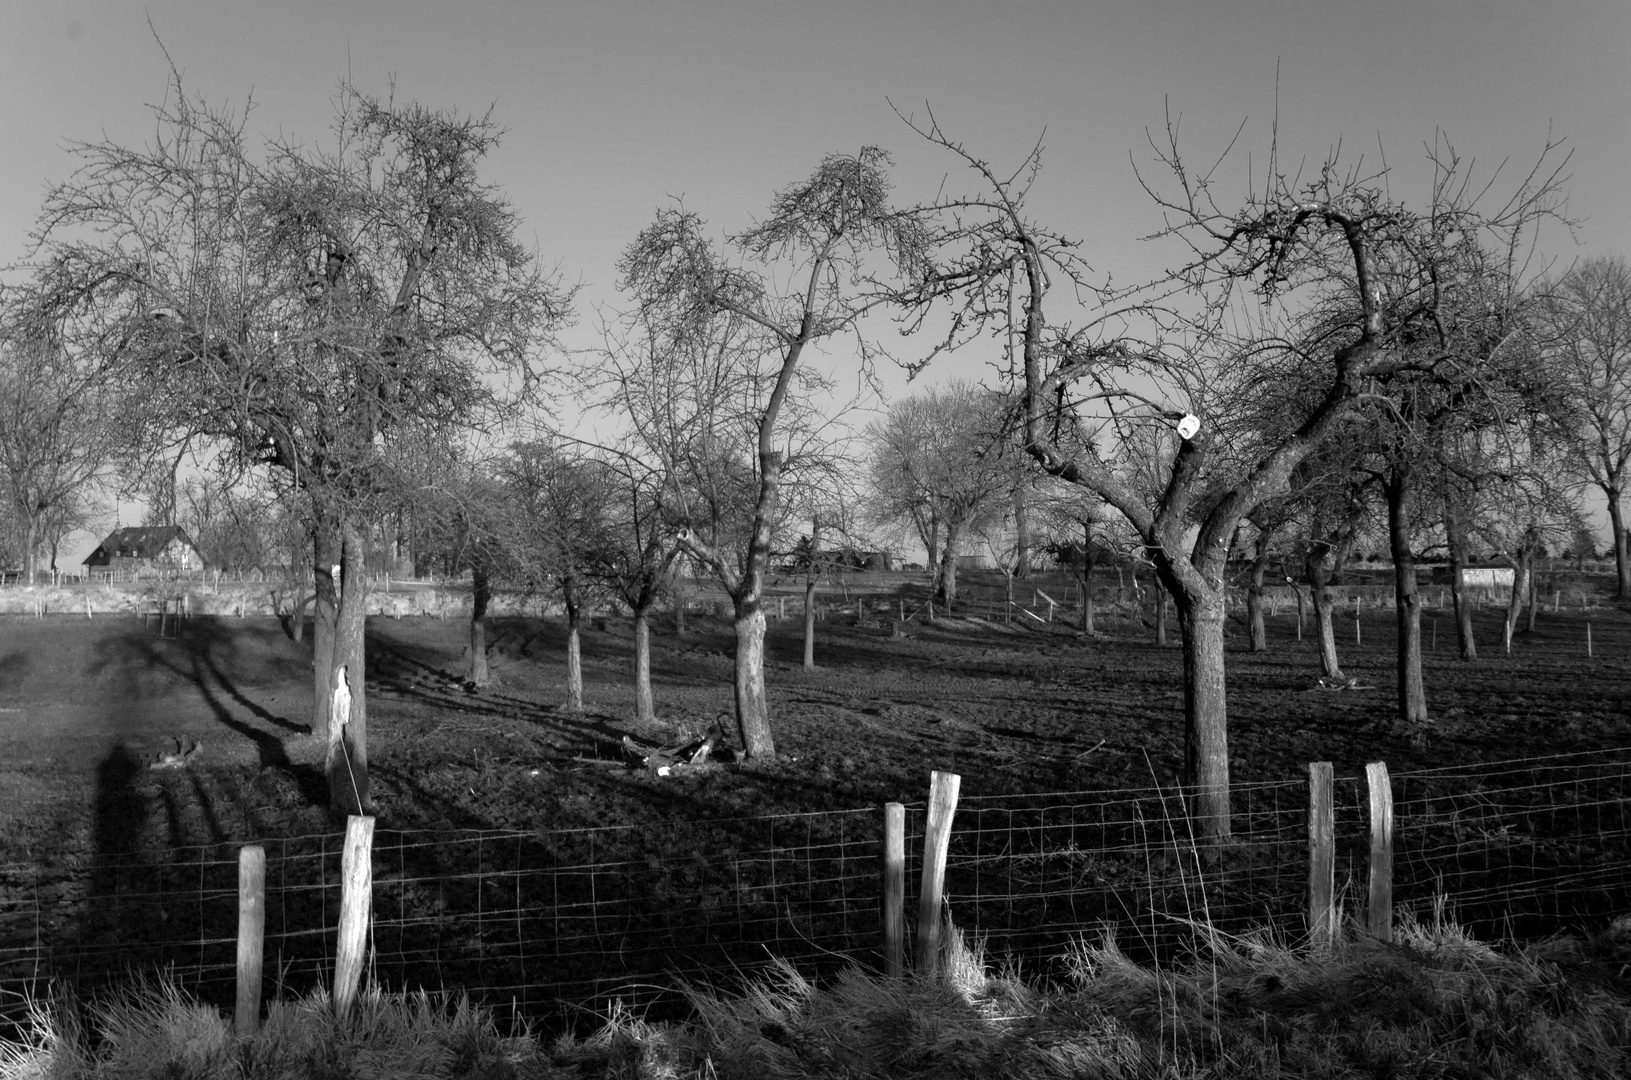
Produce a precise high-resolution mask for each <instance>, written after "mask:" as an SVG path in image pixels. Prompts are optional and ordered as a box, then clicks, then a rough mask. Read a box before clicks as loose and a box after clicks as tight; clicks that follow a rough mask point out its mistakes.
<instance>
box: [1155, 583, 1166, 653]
mask: <svg viewBox="0 0 1631 1080" xmlns="http://www.w3.org/2000/svg"><path fill="white" fill-rule="evenodd" d="M1153 591H1154V593H1155V643H1156V644H1157V645H1165V644H1166V643H1167V590H1166V587H1165V586H1164V585H1162V584H1161V581H1160V579H1159V578H1157V579H1156V582H1155V589H1154V590H1153Z"/></svg>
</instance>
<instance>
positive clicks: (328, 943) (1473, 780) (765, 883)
mask: <svg viewBox="0 0 1631 1080" xmlns="http://www.w3.org/2000/svg"><path fill="white" fill-rule="evenodd" d="M1392 790H1393V793H1394V823H1395V832H1394V898H1395V903H1396V906H1397V907H1401V908H1404V909H1406V910H1411V909H1414V910H1418V911H1420V910H1426V909H1428V908H1430V907H1431V905H1432V904H1433V902H1434V898H1435V896H1443V897H1445V898H1446V899H1447V902H1448V905H1449V907H1450V910H1451V913H1452V914H1453V915H1454V916H1455V917H1456V918H1457V919H1458V920H1459V921H1461V922H1462V923H1463V924H1464V925H1467V926H1468V927H1469V928H1471V929H1472V930H1473V931H1474V932H1475V933H1478V934H1479V935H1480V936H1484V937H1496V936H1518V937H1527V936H1533V935H1539V934H1546V933H1553V932H1557V931H1561V930H1571V929H1590V928H1593V927H1596V926H1600V925H1601V924H1602V923H1603V922H1605V921H1606V920H1607V919H1608V918H1610V917H1612V916H1615V915H1619V914H1624V913H1625V911H1626V905H1627V898H1628V897H1631V809H1628V808H1631V749H1618V750H1611V751H1603V752H1597V753H1590V754H1575V755H1563V756H1556V757H1549V758H1533V759H1524V760H1520V761H1510V762H1498V763H1493V764H1487V765H1480V766H1476V767H1464V768H1455V769H1437V770H1424V771H1418V772H1410V773H1402V774H1396V775H1394V776H1393V777H1392ZM1232 800H1233V811H1234V818H1233V826H1234V836H1233V839H1232V840H1231V841H1230V842H1228V843H1227V844H1224V845H1221V846H1209V845H1205V844H1196V843H1195V842H1194V837H1193V836H1192V835H1191V834H1190V830H1189V825H1188V820H1189V819H1188V817H1187V815H1186V814H1185V813H1184V809H1183V806H1184V803H1183V800H1182V799H1181V798H1180V797H1179V795H1178V793H1176V792H1174V791H1170V790H1168V791H1162V790H1157V789H1147V790H1124V791H1104V792H1056V793H1038V794H1032V795H1027V796H1003V797H990V798H965V799H963V800H962V802H961V803H960V804H959V806H958V808H957V812H956V816H955V818H954V825H953V830H952V836H951V844H950V852H949V856H948V862H947V869H946V881H945V892H946V896H947V899H948V901H949V903H950V907H951V912H952V916H953V918H954V919H955V921H956V922H957V923H958V925H959V926H961V927H963V928H964V929H965V930H968V931H970V932H971V933H972V934H973V935H974V936H976V937H977V938H981V939H983V940H984V942H985V947H986V950H987V953H988V955H990V956H991V957H992V958H994V959H1001V960H1006V961H1008V962H1010V963H1013V964H1014V965H1016V966H1017V967H1018V968H1019V970H1020V971H1021V972H1022V973H1025V974H1030V975H1041V976H1046V975H1048V974H1050V973H1054V972H1056V971H1057V970H1058V966H1059V964H1060V961H1061V958H1062V957H1063V955H1064V954H1065V952H1066V951H1067V950H1068V949H1069V948H1070V947H1071V945H1072V943H1073V942H1074V941H1076V940H1078V939H1080V938H1081V937H1082V936H1083V935H1087V936H1089V937H1092V936H1096V935H1098V934H1101V933H1104V932H1107V931H1108V932H1110V933H1112V934H1114V935H1115V937H1116V940H1117V942H1118V944H1119V945H1120V946H1121V947H1122V948H1123V949H1124V950H1126V951H1128V952H1129V953H1130V954H1133V955H1134V956H1135V957H1137V958H1140V959H1145V960H1158V961H1160V960H1166V959H1170V958H1172V957H1174V956H1177V955H1181V954H1182V953H1183V951H1184V950H1185V949H1187V948H1190V947H1192V946H1193V945H1194V944H1195V943H1196V942H1197V940H1198V938H1199V937H1200V936H1202V935H1203V934H1204V932H1209V931H1210V930H1217V931H1222V932H1224V933H1230V934H1233V933H1240V932H1244V931H1246V930H1249V929H1253V928H1256V927H1261V926H1263V925H1264V924H1271V925H1273V926H1276V927H1278V928H1279V929H1280V930H1281V931H1282V932H1283V933H1284V934H1285V935H1286V936H1287V937H1289V938H1292V939H1295V938H1297V937H1299V936H1301V935H1303V934H1304V933H1306V914H1305V907H1306V902H1307V901H1306V897H1307V881H1308V849H1307V836H1308V810H1307V805H1308V788H1307V782H1306V778H1305V777H1302V778H1296V779H1292V780H1287V781H1284V782H1278V783H1266V784H1250V785H1237V786H1236V788H1235V789H1234V791H1233V793H1232ZM1334 805H1335V815H1336V841H1337V867H1338V871H1337V873H1338V887H1339V895H1340V896H1341V897H1342V898H1343V901H1344V904H1345V906H1346V908H1347V910H1348V911H1349V912H1350V913H1353V914H1356V915H1357V914H1358V905H1359V904H1360V903H1362V901H1363V897H1364V896H1365V889H1366V874H1367V866H1368V863H1367V858H1368V845H1369V839H1368V837H1369V832H1368V829H1369V825H1368V821H1367V817H1366V813H1367V810H1366V805H1367V804H1366V792H1365V789H1364V782H1363V780H1362V778H1358V777H1338V778H1337V780H1336V783H1335V788H1334ZM924 813H925V807H924V804H921V803H918V804H912V805H910V806H908V808H907V851H908V868H907V869H908V897H909V902H908V910H907V915H908V922H909V923H911V922H915V918H914V916H915V914H916V905H915V902H913V901H912V900H911V899H910V898H911V897H915V895H916V893H917V884H918V880H917V879H918V876H919V873H920V867H921V862H920V859H921V852H922V836H923V830H924V820H923V816H924ZM882 821H883V815H882V813H881V812H880V811H879V810H877V809H865V810H854V811H842V812H835V813H812V814H782V815H774V816H765V817H744V818H732V819H718V820H711V821H676V822H671V823H666V824H663V825H660V826H649V825H641V826H608V827H604V828H580V829H565V830H554V831H546V832H528V833H523V832H488V831H479V832H478V831H468V830H463V831H446V832H400V831H392V830H388V829H380V830H378V831H377V832H376V833H375V836H374V846H373V874H374V886H373V893H372V905H373V920H372V942H371V944H372V948H371V953H370V955H371V973H372V977H373V978H374V979H375V980H376V981H377V982H378V983H380V984H381V985H383V986H385V987H387V988H390V989H416V988H419V987H425V988H428V989H433V990H434V989H440V988H447V989H461V990H465V991H468V992H469V993H470V994H471V995H472V996H473V997H475V998H477V999H478V1000H481V1001H483V1002H484V1003H486V1004H487V1005H489V1006H490V1007H493V1008H495V1009H498V1010H499V1011H500V1012H501V1013H502V1012H505V1011H508V1010H514V1012H515V1013H516V1014H518V1015H522V1016H527V1017H531V1018H549V1017H558V1016H560V1015H562V1014H563V1013H564V1014H566V1015H568V1016H570V1015H572V1014H573V1013H575V1012H581V1011H582V1010H584V1009H588V1010H591V1011H593V1010H597V1009H603V1008H604V1007H605V1006H606V1005H607V1004H608V1002H609V1000H610V999H611V998H621V999H622V1000H624V1001H625V1002H629V1003H633V1004H642V1005H651V1004H660V1003H662V1002H664V1001H672V1000H673V998H672V988H673V987H674V986H675V985H676V983H677V982H678V981H681V980H684V981H690V982H693V983H708V984H719V983H721V982H726V983H728V982H730V981H733V980H735V979H738V978H740V977H741V976H742V975H743V974H746V973H750V972H752V971H755V970H757V969H760V968H762V967H763V966H764V965H765V964H766V963H767V962H768V961H769V960H770V958H771V957H781V958H785V959H788V960H791V961H793V962H794V963H795V964H797V965H799V966H800V967H801V968H803V969H805V970H811V969H814V970H816V971H818V972H819V971H823V970H827V971H830V970H832V969H833V968H836V967H837V966H840V965H842V964H844V963H848V962H855V961H858V962H861V963H864V964H869V965H876V964H877V963H878V962H879V960H880V957H879V955H878V952H877V949H878V943H879V937H880V933H879V927H880V919H879V907H880V896H881V891H882V890H881V883H880V882H881V878H880V869H881V868H880V851H881V843H882ZM341 839H342V838H341V837H340V836H339V835H337V834H325V835H316V836H302V837H294V838H289V839H274V840H267V841H265V842H264V847H265V849H266V856H267V864H266V902H265V910H266V939H265V956H266V965H265V967H266V986H265V987H264V988H263V989H264V992H265V993H266V994H268V995H270V994H275V993H301V992H304V991H306V990H309V989H311V988H312V987H313V986H315V985H323V984H326V983H327V982H328V980H329V977H330V975H331V972H332V964H333V950H334V937H335V928H336V925H337V923H338V918H339V908H340V873H339V870H340V851H341ZM237 866H238V845H236V844H217V845H209V846H202V847H187V848H177V849H172V850H164V851H154V852H144V853H140V854H119V855H107V856H91V857H89V858H87V859H83V860H76V861H70V862H67V863H65V864H63V865H53V866H48V867H45V866H33V865H22V864H9V865H0V1019H8V1018H9V1019H12V1020H15V1019H16V1018H17V1017H18V1016H19V1015H20V1014H21V1006H22V1003H23V1000H24V995H25V994H27V993H30V992H32V993H39V992H42V991H43V990H44V989H45V987H46V985H47V984H48V983H50V982H55V983H58V984H62V985H66V986H68V987H71V988H73V989H74V990H75V991H76V992H78V993H80V994H94V993H96V992H98V991H101V990H105V989H107V988H109V987H111V986H115V985H118V984H121V983H124V982H127V981H129V979H130V978H131V976H132V975H133V974H137V973H143V972H152V971H154V970H164V971H167V972H168V973H170V975H171V976H172V977H173V978H174V979H175V980H176V981H177V982H179V983H180V984H181V985H182V986H184V987H186V988H188V989H190V990H192V991H194V992H196V993H198V994H199V995H200V996H201V997H202V998H203V999H204V1000H206V1001H211V1002H213V1003H216V1004H219V1005H222V1006H226V1005H228V1004H229V1003H230V1001H231V997H232V993H233V984H234V979H235V972H234V963H235V957H236V934H237V924H238V883H237ZM1200 928H1205V930H1204V931H1203V930H1202V929H1200Z"/></svg>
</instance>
